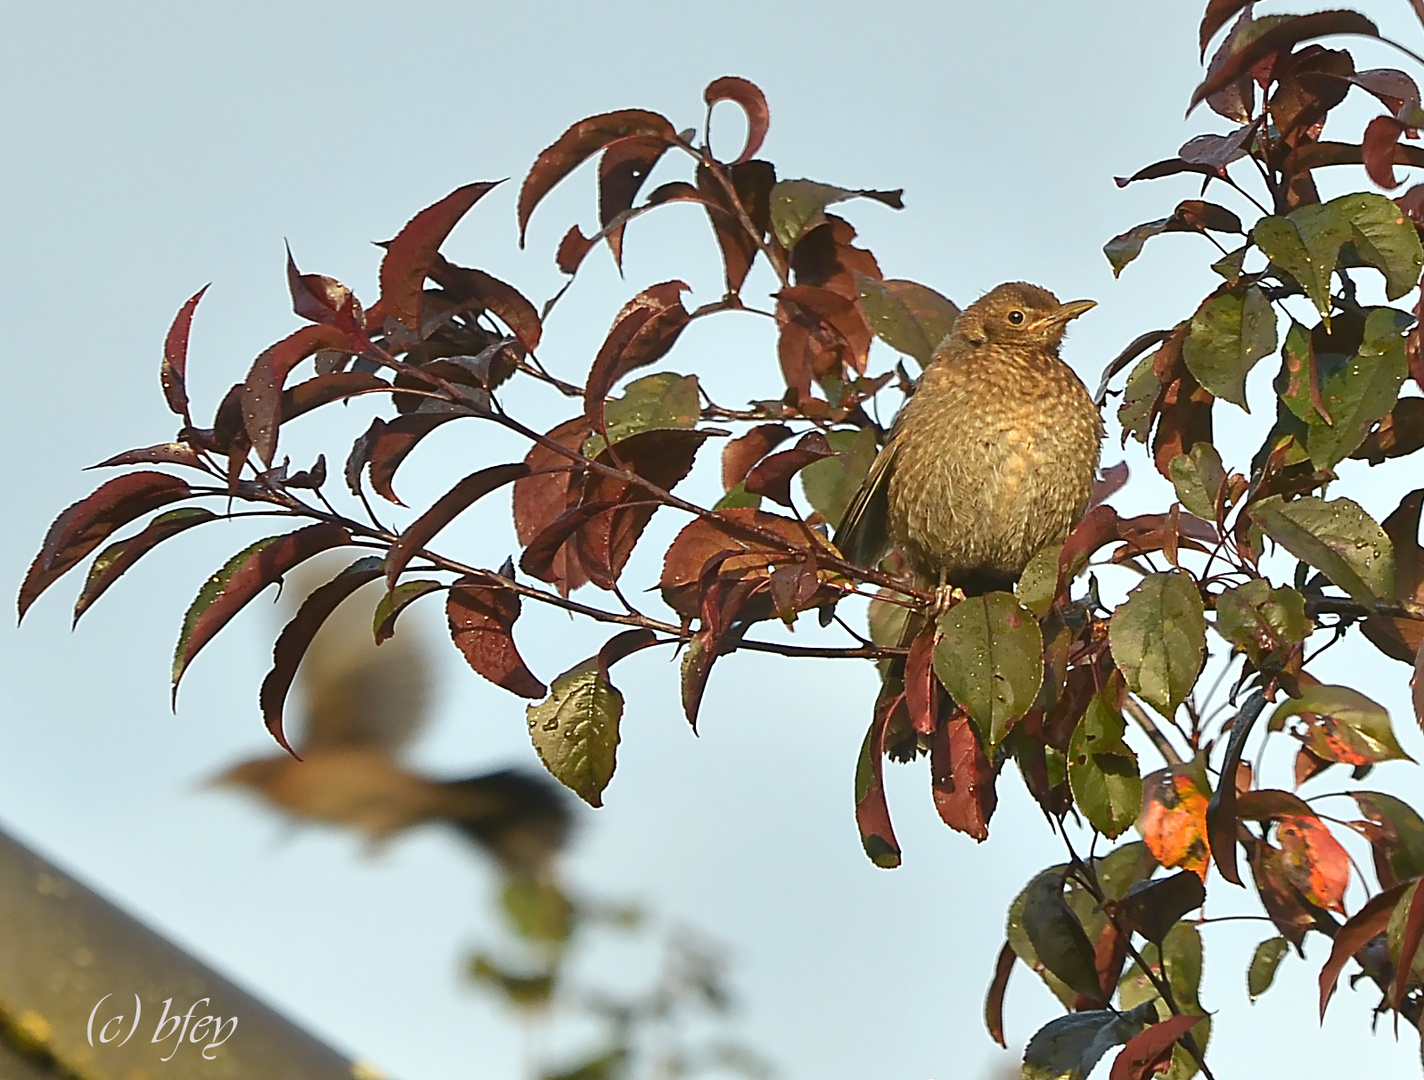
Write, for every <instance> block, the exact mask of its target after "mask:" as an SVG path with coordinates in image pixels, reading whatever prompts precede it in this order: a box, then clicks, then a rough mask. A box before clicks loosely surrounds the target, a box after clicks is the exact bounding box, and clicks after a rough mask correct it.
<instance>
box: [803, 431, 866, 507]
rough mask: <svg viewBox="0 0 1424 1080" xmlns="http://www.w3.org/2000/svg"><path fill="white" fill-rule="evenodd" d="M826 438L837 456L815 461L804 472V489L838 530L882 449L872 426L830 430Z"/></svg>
mask: <svg viewBox="0 0 1424 1080" xmlns="http://www.w3.org/2000/svg"><path fill="white" fill-rule="evenodd" d="M826 439H827V441H828V442H829V443H830V446H831V449H832V450H833V451H834V452H835V456H834V457H830V458H826V459H824V460H820V461H814V462H812V463H811V464H809V465H807V466H806V467H805V468H804V469H802V470H801V486H802V489H803V490H804V491H805V492H806V501H807V502H809V503H810V504H811V505H812V506H813V507H814V508H815V509H816V510H818V511H819V512H820V514H821V516H822V517H823V518H825V519H826V521H827V522H828V523H829V524H830V526H831V527H832V528H835V527H836V526H838V525H839V524H840V522H841V518H842V517H844V516H845V512H846V508H847V507H848V506H850V502H851V500H852V499H853V498H855V495H856V492H858V491H859V490H860V485H861V484H862V483H863V482H864V480H865V477H866V474H867V473H869V472H870V464H871V462H873V461H874V460H875V454H876V452H877V451H878V449H879V447H878V446H877V444H876V442H875V432H874V430H873V429H871V428H868V427H866V428H861V429H859V430H858V431H845V430H841V431H828V432H827V433H826Z"/></svg>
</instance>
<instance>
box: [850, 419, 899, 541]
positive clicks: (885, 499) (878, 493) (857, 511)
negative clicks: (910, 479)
mask: <svg viewBox="0 0 1424 1080" xmlns="http://www.w3.org/2000/svg"><path fill="white" fill-rule="evenodd" d="M899 445H900V444H899V440H898V439H896V438H895V433H894V432H893V431H892V432H891V433H890V439H889V441H888V442H886V444H885V446H884V447H882V448H881V450H880V453H878V454H876V455H875V460H874V461H873V462H871V464H870V472H868V473H866V476H865V482H864V483H862V484H861V485H860V490H859V491H857V492H856V493H855V498H853V499H851V501H850V506H848V507H846V512H845V516H843V517H842V518H841V523H840V526H839V527H838V528H837V529H836V535H835V540H834V543H835V545H836V547H838V548H839V549H840V551H841V554H842V555H844V556H845V557H846V559H847V560H848V561H850V562H853V563H855V564H856V565H857V566H864V567H867V568H871V567H875V566H877V565H879V563H880V560H881V559H883V558H884V557H885V555H886V553H887V552H888V551H889V550H890V535H889V532H888V530H887V528H886V518H887V516H888V514H889V511H890V505H889V499H890V471H891V469H892V468H893V466H894V463H895V456H896V454H897V453H898V452H899Z"/></svg>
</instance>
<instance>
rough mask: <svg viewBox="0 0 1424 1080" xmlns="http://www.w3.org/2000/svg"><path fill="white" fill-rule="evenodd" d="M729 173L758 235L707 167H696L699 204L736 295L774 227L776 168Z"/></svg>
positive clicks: (739, 168) (748, 165) (755, 166)
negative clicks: (772, 225)
mask: <svg viewBox="0 0 1424 1080" xmlns="http://www.w3.org/2000/svg"><path fill="white" fill-rule="evenodd" d="M729 171H730V173H731V180H732V190H733V191H734V192H736V197H737V203H740V204H741V208H742V211H743V212H744V213H745V214H746V216H747V220H748V221H750V222H751V224H752V230H754V232H755V235H753V233H752V232H749V231H748V230H747V227H746V226H745V225H744V224H742V218H741V215H740V214H738V213H737V207H736V204H734V203H733V202H732V201H731V199H730V198H729V197H728V195H727V192H726V190H725V189H724V188H723V187H722V185H721V184H720V183H718V181H717V178H716V177H715V176H713V175H712V171H711V170H710V169H709V168H708V167H707V166H706V165H698V166H697V191H698V192H699V193H700V195H701V198H700V199H699V200H698V201H700V202H701V203H702V204H703V205H704V206H706V207H707V217H708V220H709V221H711V223H712V231H713V232H714V233H715V234H716V236H717V244H718V246H719V247H720V248H721V249H722V262H723V264H724V265H725V267H726V273H727V291H728V292H729V293H737V292H739V291H740V290H741V288H742V284H743V282H745V281H746V279H747V274H748V273H750V272H751V268H752V262H753V261H754V260H755V259H756V254H757V252H758V251H759V250H761V247H760V245H759V244H758V242H757V241H758V240H759V239H762V238H764V237H765V236H766V233H767V229H768V228H769V226H770V224H771V189H772V188H773V187H775V186H776V168H775V166H773V165H772V164H771V162H769V161H747V162H743V163H742V164H740V165H733V166H731V167H730V170H729ZM659 190H662V189H659ZM650 201H651V199H650ZM783 259H784V256H783Z"/></svg>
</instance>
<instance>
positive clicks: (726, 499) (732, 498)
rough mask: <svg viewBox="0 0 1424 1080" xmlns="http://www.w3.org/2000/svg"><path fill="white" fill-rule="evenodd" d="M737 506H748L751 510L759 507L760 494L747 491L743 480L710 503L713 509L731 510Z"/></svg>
mask: <svg viewBox="0 0 1424 1080" xmlns="http://www.w3.org/2000/svg"><path fill="white" fill-rule="evenodd" d="M738 507H750V508H751V509H753V510H758V509H760V508H761V496H760V495H753V494H752V493H751V492H750V491H748V490H747V482H746V481H745V480H742V481H739V482H738V483H737V485H736V487H733V488H731V489H730V490H728V492H727V494H725V495H723V496H722V497H721V498H720V499H718V500H717V501H716V502H715V503H713V504H712V509H713V510H733V509H736V508H738Z"/></svg>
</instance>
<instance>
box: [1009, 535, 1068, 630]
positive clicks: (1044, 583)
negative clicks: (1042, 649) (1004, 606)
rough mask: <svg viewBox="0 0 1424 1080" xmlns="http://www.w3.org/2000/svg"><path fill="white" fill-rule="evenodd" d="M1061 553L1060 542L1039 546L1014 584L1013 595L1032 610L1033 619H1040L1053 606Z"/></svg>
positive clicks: (1061, 546)
mask: <svg viewBox="0 0 1424 1080" xmlns="http://www.w3.org/2000/svg"><path fill="white" fill-rule="evenodd" d="M1062 553H1063V545H1062V544H1049V545H1048V547H1046V548H1040V549H1039V551H1038V552H1037V553H1035V554H1034V556H1033V558H1031V559H1029V561H1028V565H1027V566H1025V567H1024V572H1023V573H1022V574H1020V575H1019V580H1018V583H1017V584H1015V585H1014V595H1016V596H1017V597H1018V599H1019V603H1020V604H1022V605H1023V606H1024V607H1026V608H1028V609H1029V611H1031V612H1033V617H1034V618H1035V619H1042V618H1043V617H1044V616H1045V615H1047V614H1048V609H1049V608H1051V607H1052V606H1053V598H1054V596H1056V595H1057V591H1058V556H1059V555H1061V554H1062Z"/></svg>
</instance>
